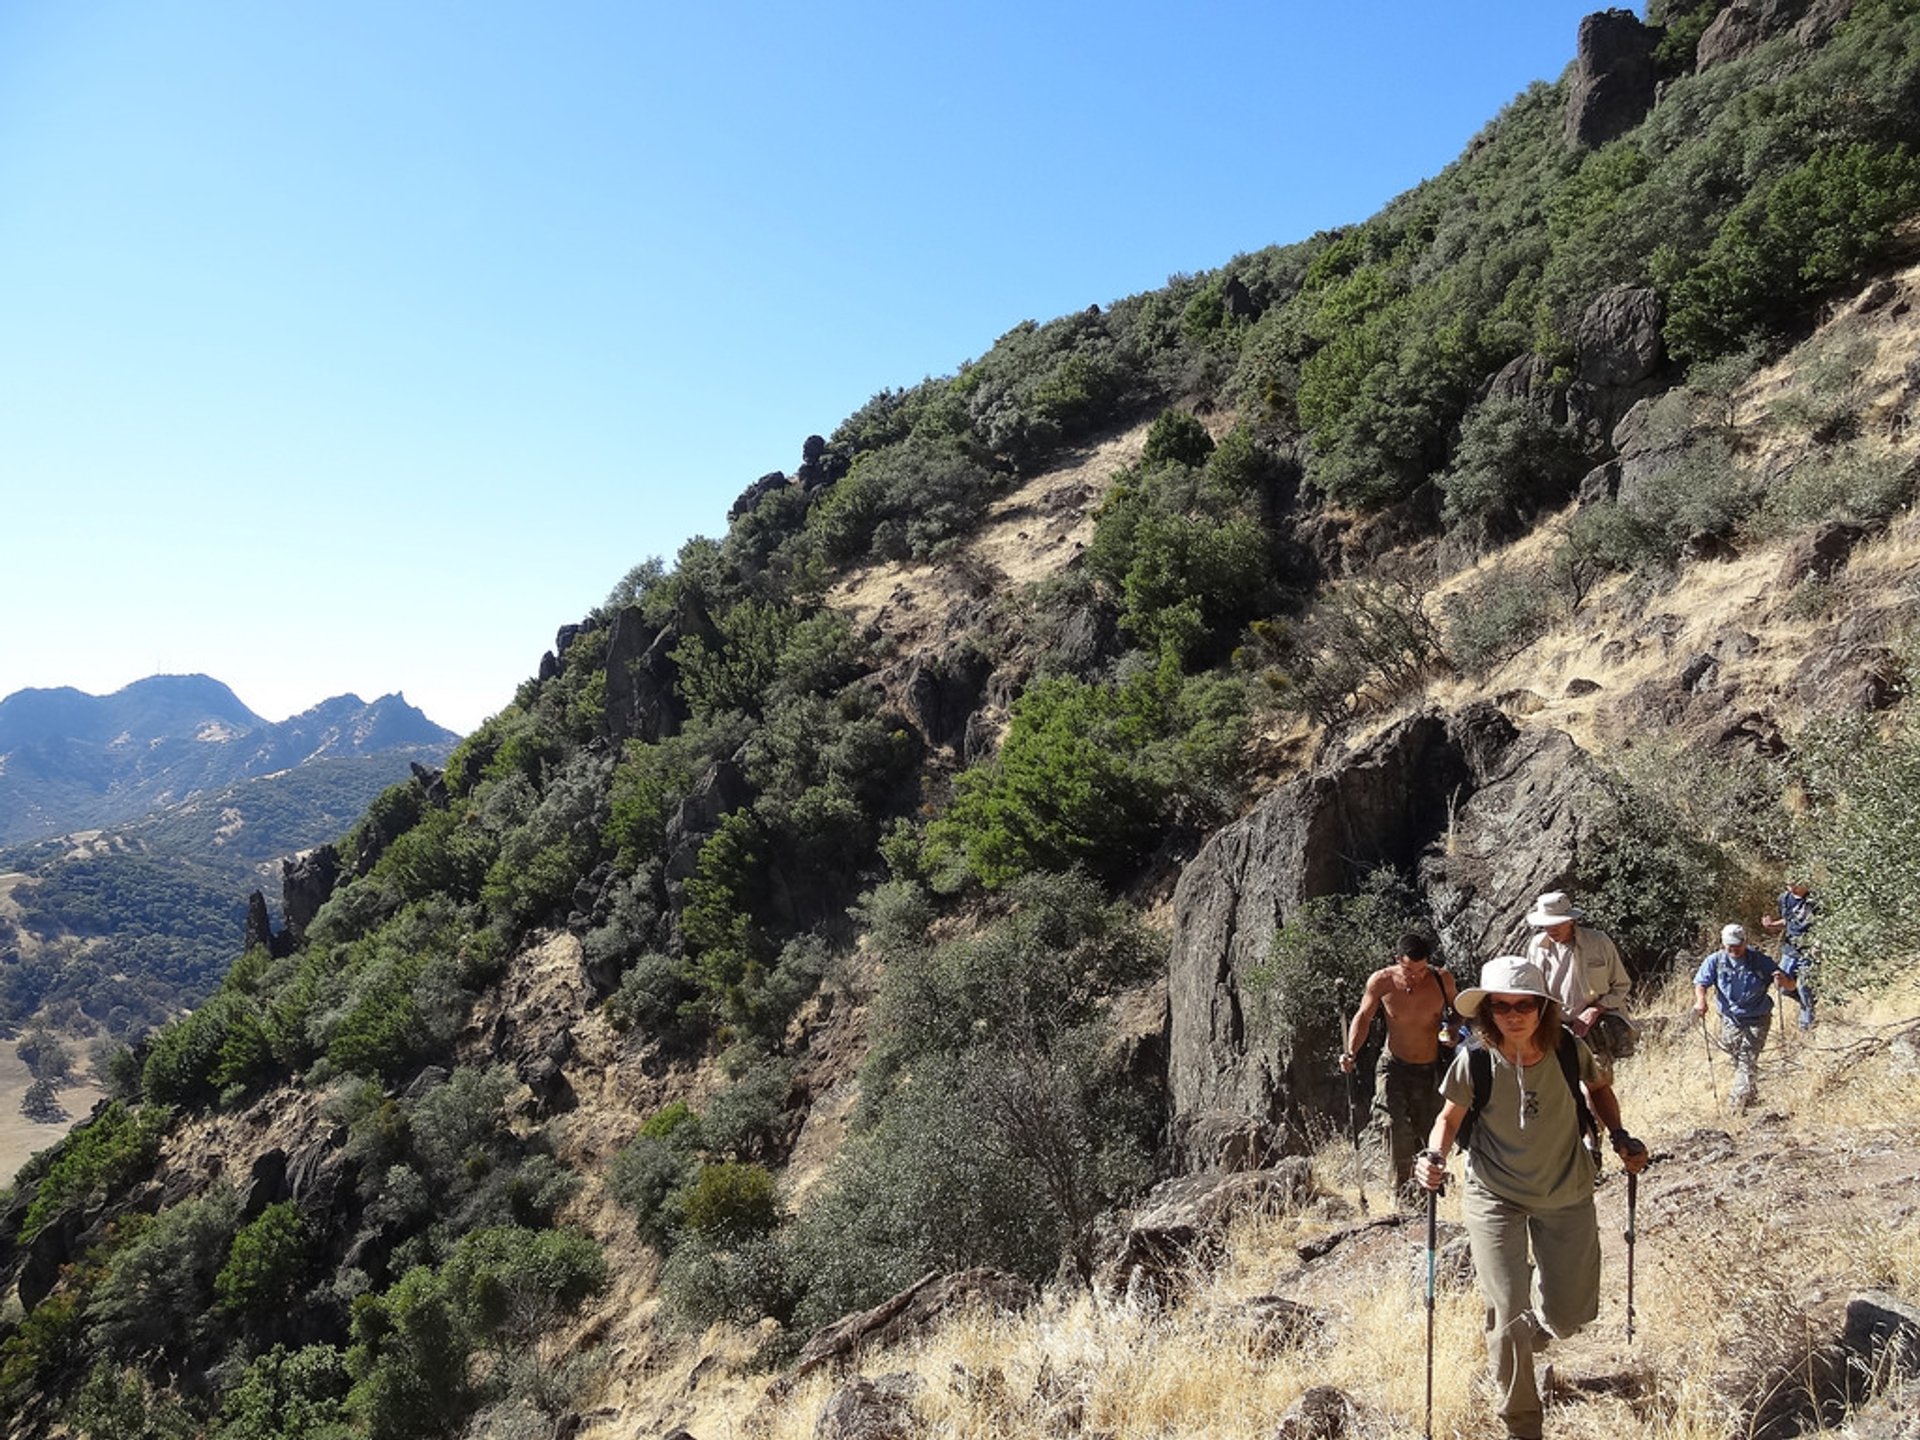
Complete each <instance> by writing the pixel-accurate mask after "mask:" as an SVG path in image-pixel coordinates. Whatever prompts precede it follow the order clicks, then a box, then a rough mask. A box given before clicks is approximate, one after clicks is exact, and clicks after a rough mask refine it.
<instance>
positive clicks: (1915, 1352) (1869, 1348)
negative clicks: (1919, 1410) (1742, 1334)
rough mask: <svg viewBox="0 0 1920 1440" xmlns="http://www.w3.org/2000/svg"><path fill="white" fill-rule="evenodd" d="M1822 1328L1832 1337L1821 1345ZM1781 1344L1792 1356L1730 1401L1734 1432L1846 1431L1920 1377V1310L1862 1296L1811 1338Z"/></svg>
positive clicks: (1812, 1324) (1767, 1437)
mask: <svg viewBox="0 0 1920 1440" xmlns="http://www.w3.org/2000/svg"><path fill="white" fill-rule="evenodd" d="M1816 1326H1819V1327H1821V1328H1825V1329H1826V1331H1827V1334H1828V1336H1829V1338H1827V1339H1824V1340H1822V1339H1819V1338H1818V1330H1817V1329H1816ZM1775 1338H1776V1340H1777V1342H1778V1343H1779V1345H1780V1348H1781V1349H1782V1350H1783V1351H1784V1353H1783V1354H1782V1355H1781V1356H1780V1357H1779V1358H1778V1359H1777V1360H1776V1362H1775V1363H1774V1364H1773V1365H1772V1366H1771V1367H1769V1368H1768V1369H1767V1371H1766V1372H1765V1373H1763V1374H1762V1375H1761V1377H1760V1378H1759V1379H1758V1381H1757V1383H1754V1384H1752V1385H1751V1387H1750V1388H1749V1389H1748V1392H1747V1394H1746V1395H1745V1396H1744V1397H1730V1398H1734V1399H1735V1409H1736V1413H1737V1415H1738V1417H1739V1418H1738V1423H1737V1424H1736V1426H1735V1432H1734V1433H1736V1434H1740V1435H1747V1436H1752V1437H1754V1440H1789V1437H1792V1436H1797V1435H1804V1434H1806V1433H1807V1432H1808V1431H1809V1430H1813V1429H1816V1428H1817V1429H1822V1430H1824V1429H1827V1428H1828V1427H1830V1426H1838V1425H1840V1424H1841V1423H1842V1422H1843V1421H1844V1420H1845V1419H1846V1418H1847V1416H1848V1415H1849V1414H1851V1413H1852V1412H1853V1411H1855V1410H1856V1409H1858V1408H1859V1407H1860V1405H1861V1404H1862V1403H1863V1402H1864V1401H1866V1400H1868V1399H1869V1398H1870V1397H1872V1396H1874V1395H1875V1394H1877V1393H1878V1392H1880V1391H1881V1390H1882V1389H1883V1388H1885V1387H1886V1386H1887V1385H1888V1383H1889V1382H1890V1381H1903V1380H1910V1379H1912V1378H1913V1377H1914V1376H1916V1375H1920V1309H1916V1308H1915V1307H1914V1306H1913V1305H1911V1304H1910V1303H1908V1302H1906V1301H1904V1300H1902V1299H1900V1298H1899V1297H1898V1296H1895V1295H1890V1294H1886V1293H1884V1292H1878V1291H1866V1292H1863V1293H1861V1294H1857V1295H1855V1296H1853V1297H1852V1298H1851V1299H1849V1300H1848V1301H1847V1303H1846V1306H1845V1308H1844V1309H1843V1310H1841V1311H1840V1312H1839V1313H1838V1314H1832V1313H1827V1314H1822V1315H1819V1316H1818V1317H1816V1316H1811V1315H1810V1316H1808V1317H1807V1327H1806V1333H1805V1336H1804V1339H1802V1338H1801V1337H1792V1336H1780V1337H1775ZM1908 1433H1911V1431H1909V1432H1908Z"/></svg>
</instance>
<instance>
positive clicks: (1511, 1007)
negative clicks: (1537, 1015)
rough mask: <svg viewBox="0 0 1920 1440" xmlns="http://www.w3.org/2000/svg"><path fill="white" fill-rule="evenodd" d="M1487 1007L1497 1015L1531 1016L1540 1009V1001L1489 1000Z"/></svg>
mask: <svg viewBox="0 0 1920 1440" xmlns="http://www.w3.org/2000/svg"><path fill="white" fill-rule="evenodd" d="M1487 1007H1488V1008H1489V1009H1490V1010H1492V1011H1493V1013H1494V1014H1496V1015H1530V1014H1532V1013H1533V1012H1534V1011H1535V1010H1538V1009H1539V1008H1540V1002H1539V1001H1538V1000H1489V1001H1487Z"/></svg>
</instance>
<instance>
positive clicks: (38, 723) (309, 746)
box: [0, 675, 460, 843]
mask: <svg viewBox="0 0 1920 1440" xmlns="http://www.w3.org/2000/svg"><path fill="white" fill-rule="evenodd" d="M459 738H460V737H459V736H458V735H456V734H455V733H454V732H453V731H451V730H448V729H446V728H445V727H443V726H440V725H436V724H435V723H434V722H433V721H432V720H430V719H428V718H427V716H426V715H425V714H424V713H422V712H421V711H420V710H419V709H417V708H416V707H414V706H412V705H410V704H408V703H407V701H406V699H405V697H404V696H402V695H399V694H393V695H383V696H381V697H380V698H379V699H377V700H374V701H372V702H370V703H369V702H367V701H363V700H362V699H361V698H360V697H359V696H357V695H336V696H333V697H332V698H330V699H326V700H322V701H321V702H320V703H319V704H317V705H315V706H313V707H312V708H311V709H308V710H304V711H302V712H301V713H300V714H298V715H295V716H292V717H291V718H289V719H287V720H282V721H278V722H271V721H268V720H265V719H263V718H262V717H260V716H259V715H256V714H254V712H253V711H251V710H249V709H248V708H247V707H246V706H245V705H244V704H243V703H241V701H240V699H239V697H238V696H236V695H235V694H234V693H233V691H232V690H230V689H229V688H228V687H227V686H226V685H224V684H222V683H221V682H220V681H218V680H215V679H213V678H212V677H211V676H207V675H155V676H150V677H148V678H147V679H144V680H136V681H134V682H133V683H132V684H130V685H127V686H125V687H123V688H122V689H120V690H117V691H115V692H114V693H113V694H111V695H104V696H95V695H88V694H86V693H85V692H83V691H80V690H75V689H72V688H69V687H62V688H59V689H47V690H21V691H18V692H16V693H14V694H12V695H9V696H7V697H6V698H5V699H0V843H13V842H18V841H23V840H35V839H41V838H44V837H47V836H50V835H58V834H63V833H66V832H69V831H73V830H84V829H95V828H99V827H102V826H107V825H114V824H118V823H120V822H123V821H126V820H131V819H134V818H136V817H138V816H141V815H145V814H147V813H148V812H149V811H152V810H155V809H158V808H161V807H164V806H169V805H178V804H180V803H182V802H183V801H186V800H189V799H191V798H192V797H194V796H196V795H200V794H203V793H205V792H208V791H213V790H218V789H222V788H225V787H227V786H230V785H235V784H238V783H239V782H242V781H245V780H248V779H252V778H255V777H258V776H263V775H270V774H273V773H275V772H277V771H281V770H288V769H292V768H294V767H296V766H300V765H305V764H310V763H312V762H314V761H318V760H338V759H354V758H362V757H366V756H371V755H397V756H406V757H408V758H418V759H420V760H423V761H427V762H430V763H437V762H438V761H439V760H440V759H441V758H443V757H444V756H445V755H446V753H447V751H448V750H449V749H451V748H452V746H453V745H454V743H455V742H456V741H457V740H458V739H459Z"/></svg>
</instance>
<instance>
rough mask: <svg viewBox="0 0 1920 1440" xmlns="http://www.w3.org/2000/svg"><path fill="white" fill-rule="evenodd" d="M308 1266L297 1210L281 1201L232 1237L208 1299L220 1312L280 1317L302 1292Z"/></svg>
mask: <svg viewBox="0 0 1920 1440" xmlns="http://www.w3.org/2000/svg"><path fill="white" fill-rule="evenodd" d="M310 1264H311V1257H310V1256H309V1254H308V1250H307V1233H306V1225H305V1224H304V1222H303V1221H302V1220H301V1218H300V1208H299V1206H297V1205H295V1204H293V1203H292V1202H291V1201H285V1200H283V1201H281V1202H279V1203H278V1204H274V1205H269V1206H267V1208H266V1209H265V1210H262V1211H261V1212H260V1214H259V1215H258V1216H257V1217H255V1218H254V1219H252V1220H250V1221H248V1222H247V1223H246V1224H245V1225H242V1226H241V1227H240V1228H239V1230H237V1231H236V1232H235V1233H234V1237H233V1245H232V1248H231V1249H230V1250H229V1251H228V1253H227V1263H226V1264H225V1265H224V1266H222V1267H221V1269H220V1273H219V1274H218V1275H216V1276H214V1279H213V1293H214V1295H215V1297H216V1298H217V1299H218V1300H219V1302H220V1306H221V1308H222V1309H224V1310H230V1311H234V1312H236V1313H239V1314H242V1315H250V1316H254V1317H263V1316H267V1315H272V1314H276V1313H286V1311H288V1310H289V1309H290V1308H291V1307H292V1305H293V1303H294V1301H295V1300H296V1299H298V1298H299V1295H300V1293H301V1291H302V1290H303V1289H304V1288H305V1284H306V1278H307V1272H308V1269H309V1266H310Z"/></svg>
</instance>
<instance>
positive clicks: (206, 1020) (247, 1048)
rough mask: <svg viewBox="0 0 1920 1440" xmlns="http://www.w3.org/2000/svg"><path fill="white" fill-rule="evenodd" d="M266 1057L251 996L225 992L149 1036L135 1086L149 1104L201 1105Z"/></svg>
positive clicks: (260, 1065)
mask: <svg viewBox="0 0 1920 1440" xmlns="http://www.w3.org/2000/svg"><path fill="white" fill-rule="evenodd" d="M230 1045H231V1047H232V1048H231V1049H230V1048H229V1046H230ZM268 1059H270V1056H269V1055H268V1054H267V1053H266V1040H265V1035H264V1033H263V1032H262V1031H261V1030H260V1026H259V1021H258V1019H257V1018H256V1017H255V1016H254V1015H253V1013H252V1004H251V1002H250V1001H249V1000H247V998H246V997H245V996H243V995H239V994H235V993H232V992H226V993H222V994H219V995H215V996H214V997H213V998H212V999H211V1000H209V1001H208V1002H207V1003H206V1004H205V1005H203V1006H201V1007H200V1008H199V1009H198V1010H196V1011H194V1012H193V1013H192V1014H191V1015H188V1016H185V1017H184V1018H182V1019H179V1020H176V1021H174V1022H173V1023H172V1024H171V1025H169V1026H167V1027H166V1028H165V1029H164V1030H162V1031H161V1032H160V1033H159V1034H158V1035H156V1036H154V1037H153V1041H152V1043H151V1044H150V1045H149V1047H148V1050H147V1061H146V1064H145V1065H144V1066H143V1067H142V1069H141V1072H140V1087H141V1091H142V1093H143V1094H144V1095H145V1096H146V1098H147V1099H148V1100H149V1101H152V1102H153V1103H155V1104H159V1105H185V1106H196V1105H205V1104H209V1103H211V1102H212V1101H213V1100H214V1099H215V1098H216V1097H217V1096H218V1095H219V1094H220V1091H221V1090H222V1089H224V1088H225V1087H226V1086H227V1085H228V1084H231V1083H234V1080H235V1079H238V1078H245V1077H247V1076H251V1075H254V1074H257V1073H260V1072H261V1071H262V1070H263V1069H264V1066H265V1063H266V1061H267V1060H268Z"/></svg>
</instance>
